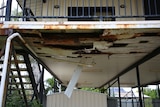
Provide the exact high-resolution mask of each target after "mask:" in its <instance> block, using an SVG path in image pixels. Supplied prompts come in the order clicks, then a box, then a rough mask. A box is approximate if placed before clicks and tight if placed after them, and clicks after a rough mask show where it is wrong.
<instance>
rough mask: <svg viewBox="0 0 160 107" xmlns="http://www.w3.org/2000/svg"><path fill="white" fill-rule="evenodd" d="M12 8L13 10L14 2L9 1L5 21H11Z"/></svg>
mask: <svg viewBox="0 0 160 107" xmlns="http://www.w3.org/2000/svg"><path fill="white" fill-rule="evenodd" d="M11 8H12V0H7V8H6V16H5V21H10V20H11Z"/></svg>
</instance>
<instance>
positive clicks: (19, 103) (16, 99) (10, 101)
mask: <svg viewBox="0 0 160 107" xmlns="http://www.w3.org/2000/svg"><path fill="white" fill-rule="evenodd" d="M28 106H29V107H43V106H42V104H40V103H39V101H37V100H33V101H32V102H28ZM6 107H26V106H25V103H24V101H23V98H21V97H20V95H19V93H18V91H13V93H12V94H9V95H8V96H7V100H6Z"/></svg>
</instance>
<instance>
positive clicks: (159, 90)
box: [157, 84, 160, 99]
mask: <svg viewBox="0 0 160 107" xmlns="http://www.w3.org/2000/svg"><path fill="white" fill-rule="evenodd" d="M157 91H158V98H159V99H160V88H159V84H158V85H157Z"/></svg>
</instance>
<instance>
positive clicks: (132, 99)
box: [131, 89, 134, 107]
mask: <svg viewBox="0 0 160 107" xmlns="http://www.w3.org/2000/svg"><path fill="white" fill-rule="evenodd" d="M131 92H132V107H134V101H133V94H134V93H133V90H132V89H131Z"/></svg>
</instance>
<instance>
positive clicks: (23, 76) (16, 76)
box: [9, 75, 29, 78]
mask: <svg viewBox="0 0 160 107" xmlns="http://www.w3.org/2000/svg"><path fill="white" fill-rule="evenodd" d="M9 77H10V78H19V76H18V75H13V76H9ZM21 77H22V78H29V75H21Z"/></svg>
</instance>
